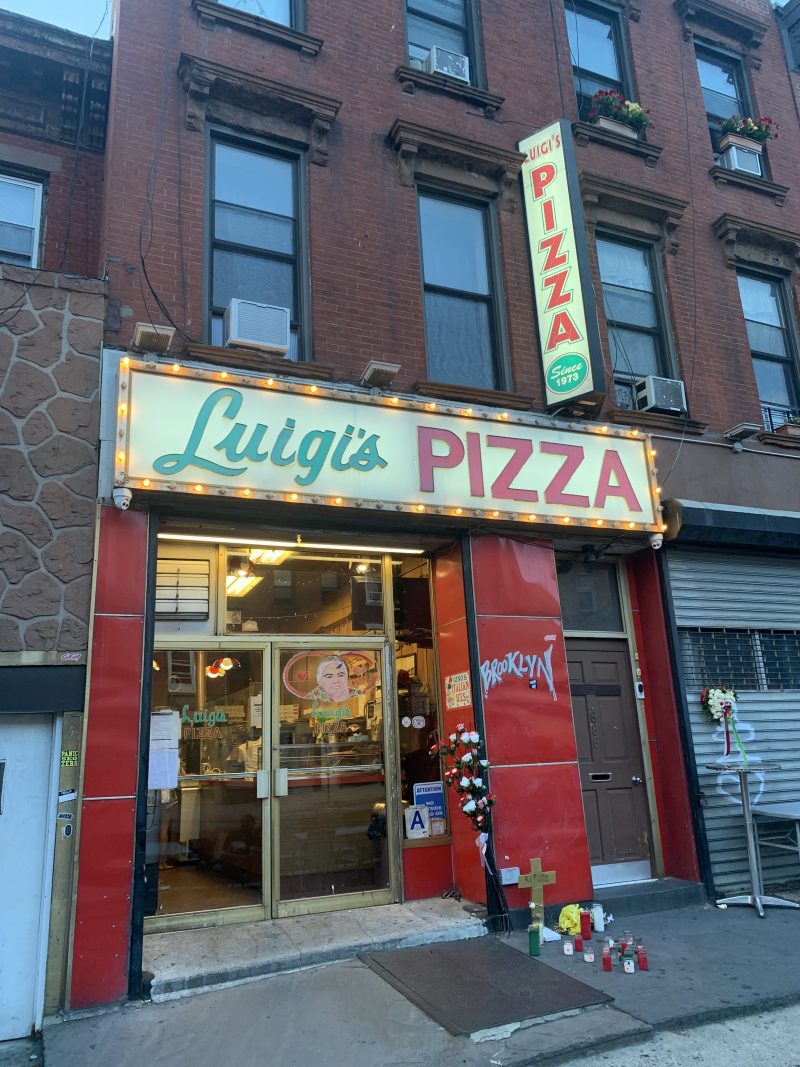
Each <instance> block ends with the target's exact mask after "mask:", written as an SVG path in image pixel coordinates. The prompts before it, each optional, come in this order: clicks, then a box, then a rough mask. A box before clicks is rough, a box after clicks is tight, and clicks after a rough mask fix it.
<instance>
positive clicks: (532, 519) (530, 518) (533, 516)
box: [528, 515, 536, 522]
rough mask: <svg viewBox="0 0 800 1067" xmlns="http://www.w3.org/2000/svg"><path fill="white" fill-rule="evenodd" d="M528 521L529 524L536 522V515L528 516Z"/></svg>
mask: <svg viewBox="0 0 800 1067" xmlns="http://www.w3.org/2000/svg"><path fill="white" fill-rule="evenodd" d="M528 521H529V522H536V516H535V515H529V516H528Z"/></svg>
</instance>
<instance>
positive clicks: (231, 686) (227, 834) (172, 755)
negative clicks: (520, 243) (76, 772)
mask: <svg viewBox="0 0 800 1067" xmlns="http://www.w3.org/2000/svg"><path fill="white" fill-rule="evenodd" d="M263 725H264V724H263V694H262V653H261V652H250V651H246V652H242V651H233V650H231V651H228V650H225V651H219V650H217V651H204V652H198V651H194V650H190V649H173V650H164V651H161V650H159V651H156V652H155V654H154V657H153V670H152V713H151V720H150V763H149V781H148V785H149V787H150V788H149V791H148V807H147V855H146V863H147V887H148V900H147V907H146V910H147V913H148V914H151V915H154V914H156V915H174V914H177V913H184V912H193V911H207V910H209V909H216V908H231V907H241V906H246V905H260V904H261V903H262V817H261V808H262V804H261V801H260V800H258V799H257V797H256V777H255V776H256V771H258V770H259V769H260V768H261V765H262V752H261V738H262V730H263Z"/></svg>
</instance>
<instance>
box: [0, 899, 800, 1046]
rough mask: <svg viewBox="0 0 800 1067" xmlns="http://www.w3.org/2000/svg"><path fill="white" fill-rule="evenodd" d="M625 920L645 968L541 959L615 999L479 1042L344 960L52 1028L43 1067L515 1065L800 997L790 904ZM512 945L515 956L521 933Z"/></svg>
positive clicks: (799, 927)
mask: <svg viewBox="0 0 800 1067" xmlns="http://www.w3.org/2000/svg"><path fill="white" fill-rule="evenodd" d="M628 928H630V930H631V931H632V932H633V933H634V934H635V935H638V936H640V937H642V938H643V940H644V944H645V946H646V947H647V950H648V955H649V959H650V967H651V969H650V970H649V971H647V972H637V973H635V974H631V975H629V974H625V973H623V972H622V971H620V970H619V969H618V968H615V970H614V971H613V972H612V973H611V974H606V973H604V972H603V971H602V970H601V964H600V953H599V951H596V959H595V962H594V963H593V964H587V963H585V962H584V961H583V959H582V957H581V956H573V957H571V958H569V957H565V956H564V955H563V952H562V950H561V946H560V944H559V943H550V944H547V945H545V946H544V948H543V952H542V957H541V960H542V962H543V963H544V964H545V965H547V966H553V967H556V968H558V969H559V970H562V971H567V972H568V973H570V974H571V975H573V976H574V977H575V978H578V979H580V980H582V981H584V982H587V983H589V984H590V985H593V986H596V987H598V988H601V989H603V990H605V991H606V992H608V993H610V994H611V995H612V996H613V997H614V998H615V999H614V1003H613V1005H611V1006H609V1007H600V1008H595V1009H591V1010H586V1011H579V1012H572V1013H567V1014H564V1015H561V1016H556V1017H550V1018H549V1019H543V1020H538V1021H536V1022H533V1023H530V1024H528V1025H524V1026H522V1027H520V1028H519V1029H517V1030H516V1031H514V1032H512V1033H509V1032H508V1030H506V1031H505V1032H503V1033H498V1034H497V1036H496V1037H494V1038H492V1039H490V1040H487V1041H484V1042H482V1043H480V1044H476V1043H473V1042H472V1041H470V1040H469V1039H468V1038H464V1037H452V1036H451V1035H449V1034H447V1033H446V1032H445V1031H444V1030H442V1029H441V1028H440V1027H439V1026H438V1025H437V1024H436V1023H434V1022H433V1021H432V1020H431V1019H429V1018H428V1017H427V1016H425V1015H424V1014H423V1013H422V1012H420V1011H419V1010H418V1009H417V1008H416V1007H414V1006H413V1005H412V1004H411V1003H410V1002H408V1001H407V1000H406V999H405V998H404V997H403V996H402V995H401V994H399V993H398V992H396V991H395V990H394V989H393V988H392V987H390V986H389V985H388V984H386V983H385V982H384V981H383V980H382V979H381V978H379V977H378V976H377V975H376V974H374V973H373V972H372V971H370V970H369V969H368V968H366V967H365V966H364V965H363V964H361V963H360V962H359V961H358V960H351V961H349V962H346V963H337V964H332V965H329V966H324V967H313V968H309V969H307V970H303V971H296V972H293V973H288V974H279V975H275V976H274V977H272V978H267V979H261V980H257V981H251V982H248V983H245V984H241V985H237V986H232V987H227V988H224V989H220V990H216V991H212V992H208V993H202V994H195V995H189V996H186V997H184V998H181V999H175V1000H171V1001H167V1002H164V1003H159V1004H153V1003H151V1004H138V1005H128V1006H125V1007H124V1008H121V1009H118V1010H116V1011H111V1012H106V1013H104V1014H98V1015H94V1016H91V1017H88V1018H83V1019H72V1020H69V1021H66V1022H63V1023H51V1024H49V1025H47V1026H46V1027H45V1030H44V1035H43V1037H44V1060H45V1067H107V1065H108V1064H114V1067H140V1064H141V1063H143V1062H144V1063H147V1065H148V1067H218V1065H222V1064H228V1063H235V1064H237V1067H266V1065H267V1064H280V1065H281V1067H328V1065H330V1067H406V1065H407V1067H428V1065H431V1067H433V1065H436V1067H500V1065H502V1067H526V1065H529V1064H540V1063H546V1062H550V1061H552V1060H553V1059H554V1058H564V1057H567V1056H570V1055H575V1054H577V1053H579V1052H582V1051H591V1050H600V1049H603V1048H607V1047H609V1046H611V1045H615V1044H621V1043H624V1044H625V1045H631V1044H633V1043H636V1042H638V1041H647V1040H648V1039H649V1038H651V1037H652V1035H653V1034H654V1032H656V1031H657V1030H660V1029H669V1028H674V1027H678V1026H680V1027H685V1026H689V1025H692V1024H698V1023H701V1022H706V1021H708V1020H710V1019H715V1018H725V1017H729V1016H739V1015H742V1014H744V1013H748V1012H755V1011H764V1010H768V1009H769V1008H774V1007H778V1006H780V1005H783V1004H788V1003H791V1002H794V1001H800V967H799V966H798V958H800V914H799V913H798V912H797V911H782V910H778V909H769V911H768V913H767V918H766V919H759V918H758V916H757V915H756V913H755V912H754V911H753V909H751V908H728V909H727V910H720V909H717V908H715V907H713V906H705V907H692V908H685V909H679V910H676V911H669V912H656V913H651V914H649V915H644V916H638V917H636V918H635V919H629V920H628V919H626V920H621V921H620V922H619V923H615V924H614V925H613V926H612V927H610V928H609V931H608V933H610V934H612V935H613V936H615V937H616V936H619V935H620V934H621V933H622V931H623V929H628ZM510 940H511V944H513V945H514V947H515V948H518V949H520V951H525V950H526V948H527V937H526V935H523V934H514V935H512V937H511V939H510ZM594 944H595V948H596V949H597V948H598V947H599V944H600V942H599V940H597V939H595V941H594ZM486 977H487V982H489V981H491V975H487V976H486ZM453 981H454V982H457V981H458V975H454V976H453ZM535 1015H536V1009H535V1005H532V1006H531V1018H532V1019H533V1018H535ZM0 1048H1V1046H0ZM765 1056H766V1058H767V1059H768V1058H769V1055H768V1049H765ZM3 1062H4V1061H3V1060H2V1059H0V1063H3ZM24 1062H30V1061H26V1060H22V1059H21V1060H20V1061H19V1063H20V1067H21V1065H22V1064H23V1063H24ZM15 1067H16V1065H15Z"/></svg>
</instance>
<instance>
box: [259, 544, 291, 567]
mask: <svg viewBox="0 0 800 1067" xmlns="http://www.w3.org/2000/svg"><path fill="white" fill-rule="evenodd" d="M288 555H289V553H288V552H285V551H284V550H283V549H282V548H254V549H251V551H250V562H251V563H257V564H261V566H270V567H277V566H278V565H279V564H281V563H283V561H284V560H285V559H286V557H287V556H288Z"/></svg>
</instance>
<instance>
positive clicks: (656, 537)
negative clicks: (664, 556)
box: [648, 533, 664, 551]
mask: <svg viewBox="0 0 800 1067" xmlns="http://www.w3.org/2000/svg"><path fill="white" fill-rule="evenodd" d="M648 541H649V542H650V547H651V548H652V549H654V550H655V551H658V549H659V548H661V546H662V545H663V544H664V535H663V534H660V533H654V534H650V536H649V537H648Z"/></svg>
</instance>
